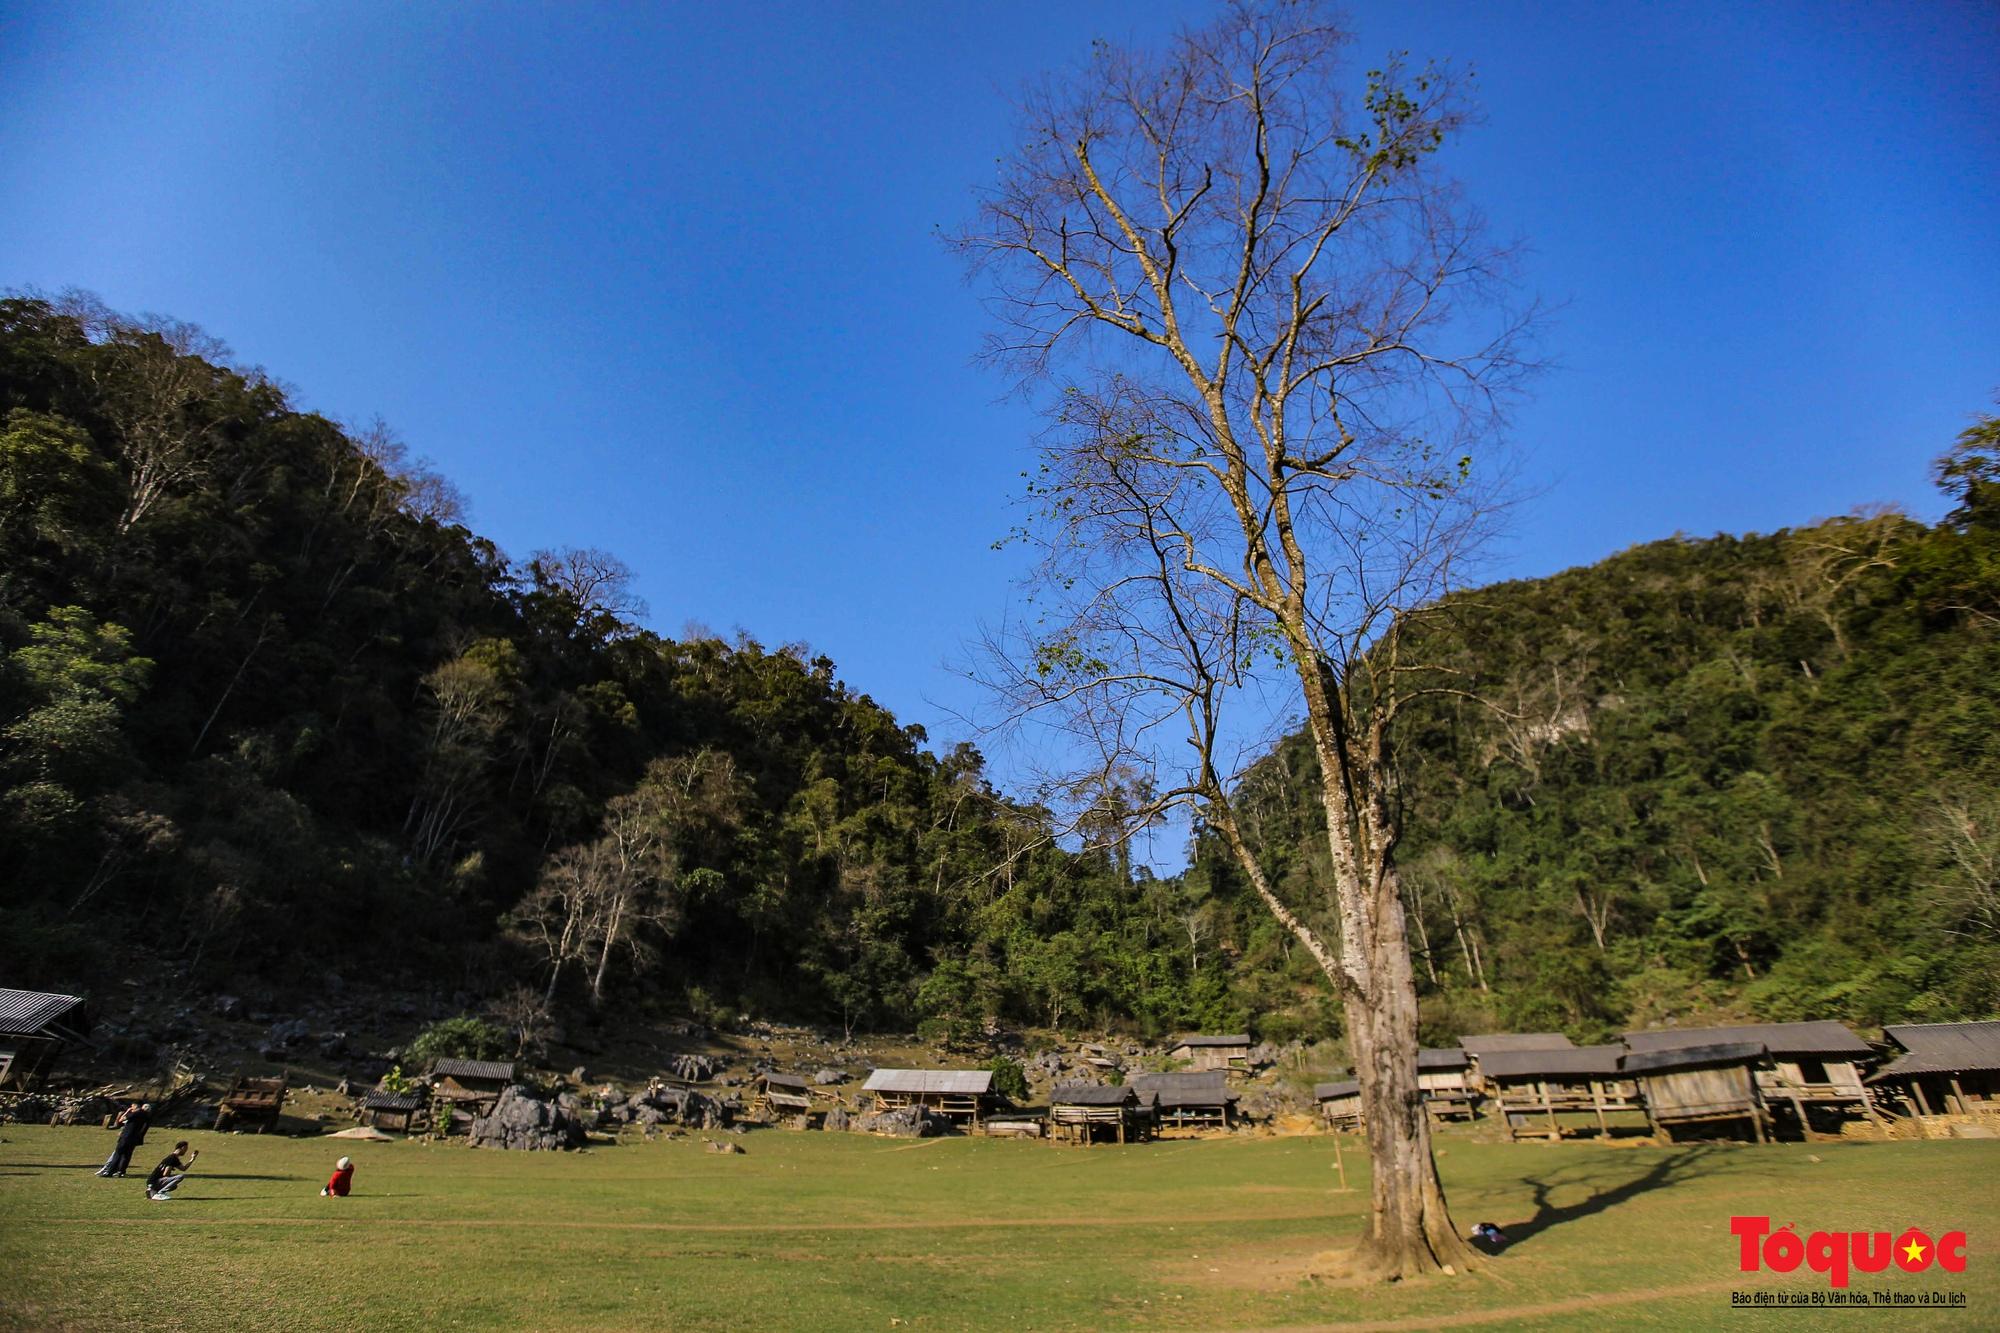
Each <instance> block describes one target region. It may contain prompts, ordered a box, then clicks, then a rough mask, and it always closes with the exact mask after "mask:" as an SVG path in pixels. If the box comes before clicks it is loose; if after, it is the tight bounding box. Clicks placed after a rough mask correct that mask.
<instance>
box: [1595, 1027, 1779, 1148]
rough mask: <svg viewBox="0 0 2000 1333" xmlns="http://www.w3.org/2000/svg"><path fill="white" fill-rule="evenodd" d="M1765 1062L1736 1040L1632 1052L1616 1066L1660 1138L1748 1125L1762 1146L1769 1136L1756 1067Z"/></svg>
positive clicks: (1753, 1046) (1756, 1048) (1760, 1052)
mask: <svg viewBox="0 0 2000 1333" xmlns="http://www.w3.org/2000/svg"><path fill="white" fill-rule="evenodd" d="M1769 1058H1770V1056H1769V1054H1768V1053H1767V1052H1766V1051H1765V1050H1764V1048H1763V1047H1762V1046H1760V1045H1758V1044H1757V1043H1755V1042H1748V1041H1739V1042H1723V1043H1721V1044H1718V1045H1714V1046H1672V1047H1667V1048H1665V1049H1663V1050H1657V1051H1631V1052H1627V1053H1626V1055H1625V1057H1624V1059H1622V1060H1621V1061H1619V1067H1620V1069H1621V1070H1622V1071H1623V1072H1624V1073H1625V1074H1626V1075H1628V1076H1629V1077H1631V1078H1632V1079H1633V1080H1634V1081H1635V1082H1636V1083H1637V1084H1638V1086H1639V1097H1640V1100H1641V1101H1642V1103H1643V1104H1644V1106H1645V1108H1646V1120H1647V1122H1648V1123H1649V1124H1651V1125H1652V1127H1653V1132H1654V1133H1655V1134H1657V1135H1658V1136H1660V1137H1661V1138H1664V1139H1672V1138H1673V1136H1674V1134H1675V1133H1676V1132H1677V1131H1679V1130H1683V1129H1688V1128H1694V1129H1697V1130H1700V1129H1706V1128H1709V1127H1712V1126H1714V1125H1718V1124H1728V1123H1738V1124H1740V1123H1745V1122H1747V1123H1748V1124H1749V1126H1750V1132H1751V1133H1753V1134H1755V1135H1756V1136H1757V1142H1759V1143H1762V1142H1764V1141H1765V1140H1766V1138H1767V1137H1768V1131H1767V1126H1766V1124H1765V1119H1764V1103H1763V1099H1762V1098H1761V1097H1760V1096H1759V1095H1758V1092H1757V1078H1756V1068H1757V1066H1758V1065H1760V1064H1762V1063H1763V1062H1764V1061H1765V1060H1767V1059H1769Z"/></svg>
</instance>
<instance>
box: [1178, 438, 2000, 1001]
mask: <svg viewBox="0 0 2000 1333" xmlns="http://www.w3.org/2000/svg"><path fill="white" fill-rule="evenodd" d="M1997 446H2000V422H1996V421H1995V420H1994V419H1991V418H1989V419H1987V420H1986V421H1985V422H1983V423H1982V424H1981V425H1978V426H1975V427H1973V428H1971V429H1970V430H1968V431H1967V432H1966V433H1965V435H1964V436H1963V437H1962V438H1961V440H1960V442H1959V444H1958V446H1957V447H1956V448H1955V449H1954V450H1953V451H1952V452H1951V453H1950V454H1948V455H1947V456H1946V457H1945V458H1944V459H1943V460H1941V461H1940V463H1939V467H1938V478H1939V481H1940V483H1941V484H1942V485H1943V487H1944V489H1945V490H1946V491H1947V493H1948V494H1949V495H1950V497H1951V498H1952V500H1953V501H1955V504H1956V507H1955V509H1954V511H1953V512H1952V514H1951V515H1950V517H1949V518H1948V519H1947V521H1946V522H1944V523H1943V524H1941V525H1939V526H1937V527H1934V528H1933V527H1926V526H1925V525H1923V524H1920V523H1917V522H1914V521H1912V520H1910V519H1909V518H1906V517H1903V516H1901V515H1898V514H1895V513H1876V514H1870V515H1862V516H1854V517H1846V518H1840V519H1835V520H1832V521H1829V522H1823V523H1819V524H1816V525H1814V526H1810V527H1804V528H1798V529H1792V530H1787V531H1782V532H1778V533H1775V534H1772V535H1770V536H1762V537H1747V538H1741V539H1738V538H1731V537H1716V538H1710V539H1705V540H1687V539H1675V540H1669V541H1662V542H1654V543H1651V544H1648V545H1644V546H1640V547H1636V548H1634V549H1632V550H1629V551H1626V552H1624V553H1622V554H1620V555H1617V556H1614V557H1612V558H1611V559H1609V560H1606V561H1604V562H1602V563H1600V564H1598V565H1595V566H1592V567H1590V568H1586V569H1575V570H1570V571H1568V572H1566V573H1563V574H1559V575H1557V576H1555V577H1553V578H1546V579H1538V580H1534V581H1529V582H1516V583H1507V584H1501V585H1498V586H1493V587H1488V588H1482V589H1479V590H1477V591H1476V592H1472V593H1468V594H1464V595H1462V596H1459V597H1456V598H1454V599H1453V600H1452V602H1451V604H1450V608H1449V609H1450V615H1449V616H1448V617H1446V618H1445V621H1444V624H1443V625H1441V626H1440V631H1441V632H1446V633H1448V634H1449V636H1450V640H1451V642H1452V643H1453V644H1455V645H1456V646H1455V647H1453V648H1451V649H1450V650H1449V653H1450V657H1451V660H1452V661H1453V663H1454V665H1455V666H1456V667H1457V669H1458V670H1459V672H1460V673H1461V674H1459V675H1457V676H1456V677H1454V678H1453V683H1454V685H1456V686H1462V687H1464V688H1465V689H1467V690H1468V691H1471V692H1473V693H1474V694H1476V696H1477V697H1476V698H1470V697H1453V698H1450V699H1449V700H1439V701H1437V706H1435V707H1433V708H1432V709H1431V710H1430V711H1429V712H1428V713H1427V714H1425V715H1423V716H1422V717H1421V719H1420V720H1419V721H1418V722H1417V723H1416V724H1415V725H1413V726H1411V727H1409V728H1408V729H1407V730H1406V732H1405V735H1404V741H1405V747H1404V760H1405V762H1404V771H1403V777H1402V783H1403V791H1402V796H1403V802H1404V809H1405V817H1404V827H1405V838H1404V842H1403V844H1402V846H1401V862H1402V865H1403V867H1404V875H1403V879H1404V888H1405V892H1406V897H1407V900H1408V902H1409V904H1410V906H1411V907H1412V908H1413V909H1414V910H1413V916H1414V922H1413V931H1414V932H1415V934H1416V940H1415V944H1416V947H1417V948H1418V949H1419V951H1420V953H1421V955H1422V956H1421V958H1420V960H1419V968H1418V976H1419V984H1420V985H1421V986H1422V987H1423V988H1424V990H1425V991H1426V994H1425V997H1424V1005H1425V1013H1426V1019H1427V1031H1428V1034H1429V1035H1430V1036H1431V1037H1433V1038H1436V1039H1444V1040H1448V1039H1449V1038H1450V1037H1451V1036H1452V1035H1453V1034H1455V1033H1458V1032H1464V1031H1475V1030H1484V1029H1489V1028H1492V1027H1495V1026H1517V1027H1522V1028H1531V1029H1543V1028H1561V1029H1566V1030H1568V1031H1570V1032H1572V1033H1575V1034H1577V1035H1579V1036H1583V1035H1601V1034H1604V1033H1608V1032H1612V1031H1615V1030H1618V1029H1620V1028H1622V1027H1625V1026H1629V1025H1642V1024H1647V1023H1659V1022H1666V1021H1670V1020H1675V1019H1680V1020H1685V1019H1686V1018H1687V1017H1688V1016H1689V1015H1693V1014H1704V1013H1708V1014H1715V1013H1730V1012H1736V1013H1743V1014H1749V1015H1755V1016H1758V1017H1762V1018H1766V1019H1772V1020H1786V1019H1800V1018H1809V1017H1832V1018H1844V1019H1849V1020H1853V1021H1855V1022H1858V1023H1862V1024H1874V1023H1880V1022H1883V1021H1898V1020H1910V1021H1928V1020H1946V1019H1956V1018H1967V1017H1988V1016H1991V1015H1992V1014H1993V1013H1994V1012H1996V1009H2000V486H1996V484H1995V482H1996V479H2000V447H1997ZM1315 781H1316V777H1315V768H1314V760H1313V756H1312V751H1311V748H1310V747H1309V746H1308V745H1306V744H1305V743H1304V742H1303V739H1302V738H1300V737H1294V738H1293V739H1291V740H1290V741H1288V742H1286V743H1285V744H1283V745H1282V746H1280V747H1279V748H1278V750H1277V752H1276V753H1274V754H1273V755H1271V756H1270V757H1269V758H1267V759H1266V760H1265V761H1263V762H1262V763H1261V764H1260V765H1259V766H1258V767H1257V768H1256V769H1255V770H1254V771H1253V773H1252V774H1251V775H1250V777H1249V779H1248V781H1247V782H1246V783H1245V785H1244V791H1243V796H1244V799H1243V800H1242V802H1241V806H1242V808H1243V809H1244V810H1246V811H1250V812H1254V816H1255V820H1256V824H1257V827H1258V830H1259V835H1260V837H1261V839H1262V844H1263V846H1264V848H1265V850H1266V851H1267V853H1268V854H1270V855H1271V856H1272V857H1273V858H1274V860H1275V861H1276V862H1277V864H1278V865H1279V866H1280V867H1281V868H1282V872H1283V874H1284V876H1285V877H1286V878H1287V880H1288V881H1289V883H1290V884H1291V886H1292V889H1293V891H1294V894H1295V896H1296V897H1300V898H1306V897H1309V896H1310V886H1311V885H1313V884H1315V883H1317V882H1318V879H1319V876H1320V874H1321V868H1320V867H1318V866H1316V865H1315V864H1314V857H1315V856H1317V855H1323V848H1324V839H1323V837H1322V838H1319V839H1314V838H1311V837H1308V836H1305V835H1304V830H1305V829H1306V827H1307V826H1308V825H1309V824H1316V823H1317V822H1318V820H1319V818H1320V816H1319V811H1318V808H1317V806H1316V805H1312V804H1311V802H1310V795H1309V794H1310V793H1311V791H1312V790H1313V787H1314V782H1315ZM1301 849H1305V850H1304V851H1303V852H1302V851H1301ZM1198 867H1199V868H1198V869H1197V871H1196V872H1195V875H1196V877H1197V878H1198V879H1213V880H1214V881H1216V882H1217V883H1227V882H1229V881H1230V880H1232V878H1233V875H1234V872H1233V870H1232V868H1231V866H1230V864H1229V858H1228V857H1227V856H1226V855H1224V854H1222V853H1221V851H1220V850H1219V849H1218V848H1212V847H1205V848H1204V849H1203V850H1202V853H1201V855H1200V856H1199V860H1198ZM1299 975H1300V976H1301V978H1303V977H1305V976H1306V975H1307V974H1306V972H1305V971H1304V969H1301V970H1300V972H1299Z"/></svg>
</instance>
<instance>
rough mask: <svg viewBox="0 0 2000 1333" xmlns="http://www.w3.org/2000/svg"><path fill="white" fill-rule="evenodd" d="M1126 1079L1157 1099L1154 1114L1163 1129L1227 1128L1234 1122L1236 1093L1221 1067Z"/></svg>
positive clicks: (1143, 1094)
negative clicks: (1157, 1105) (1156, 1108)
mask: <svg viewBox="0 0 2000 1333" xmlns="http://www.w3.org/2000/svg"><path fill="white" fill-rule="evenodd" d="M1126 1082H1128V1083H1130V1084H1131V1085H1132V1087H1133V1088H1134V1089H1135V1090H1136V1091H1138V1093H1139V1094H1140V1095H1141V1096H1145V1095H1146V1094H1149V1093H1150V1094H1152V1095H1153V1096H1154V1097H1155V1098H1157V1099H1158V1103H1159V1108H1158V1110H1157V1112H1156V1113H1155V1117H1156V1119H1157V1121H1158V1123H1159V1124H1160V1126H1161V1127H1162V1128H1167V1127H1172V1128H1176V1129H1183V1128H1197V1129H1200V1128H1212V1129H1228V1128H1230V1127H1231V1126H1232V1125H1233V1124H1234V1122H1235V1119H1236V1094H1235V1093H1234V1092H1231V1091H1230V1090H1229V1084H1228V1082H1227V1081H1226V1076H1225V1075H1224V1074H1223V1072H1222V1071H1221V1070H1220V1069H1210V1070H1204V1071H1201V1072H1199V1073H1197V1072H1195V1071H1193V1070H1184V1071H1180V1072H1176V1073H1172V1074H1134V1075H1133V1076H1132V1077H1131V1078H1129V1079H1127V1080H1126Z"/></svg>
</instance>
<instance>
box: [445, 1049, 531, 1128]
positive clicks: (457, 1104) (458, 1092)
mask: <svg viewBox="0 0 2000 1333" xmlns="http://www.w3.org/2000/svg"><path fill="white" fill-rule="evenodd" d="M429 1077H430V1083H431V1123H432V1125H433V1126H435V1128H436V1131H437V1132H438V1133H440V1134H449V1133H451V1132H452V1131H453V1129H454V1128H455V1127H457V1126H459V1125H470V1124H471V1122H472V1121H474V1120H477V1119H479V1118H480V1117H481V1116H484V1115H490V1114H492V1111H493V1108H494V1107H495V1106H496V1105H498V1104H499V1102H500V1094H501V1093H503V1092H505V1091H506V1090H507V1089H508V1087H509V1086H510V1085H511V1084H512V1083H513V1082H514V1065H513V1062H512V1061H510V1060H461V1059H458V1058H456V1057H446V1058H441V1059H437V1060H433V1061H432V1062H431V1071H430V1076H429Z"/></svg>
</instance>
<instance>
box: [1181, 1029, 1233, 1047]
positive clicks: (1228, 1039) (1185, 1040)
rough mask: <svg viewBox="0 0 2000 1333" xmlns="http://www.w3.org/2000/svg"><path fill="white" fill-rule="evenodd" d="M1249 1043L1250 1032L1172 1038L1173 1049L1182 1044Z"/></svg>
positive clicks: (1221, 1044)
mask: <svg viewBox="0 0 2000 1333" xmlns="http://www.w3.org/2000/svg"><path fill="white" fill-rule="evenodd" d="M1249 1045H1250V1034H1249V1033H1247V1032H1234V1033H1230V1034H1228V1035H1226V1036H1220V1037H1204V1036H1186V1037H1176V1038H1174V1049H1175V1050H1179V1049H1180V1048H1181V1047H1183V1046H1243V1047H1248V1046H1249Z"/></svg>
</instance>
